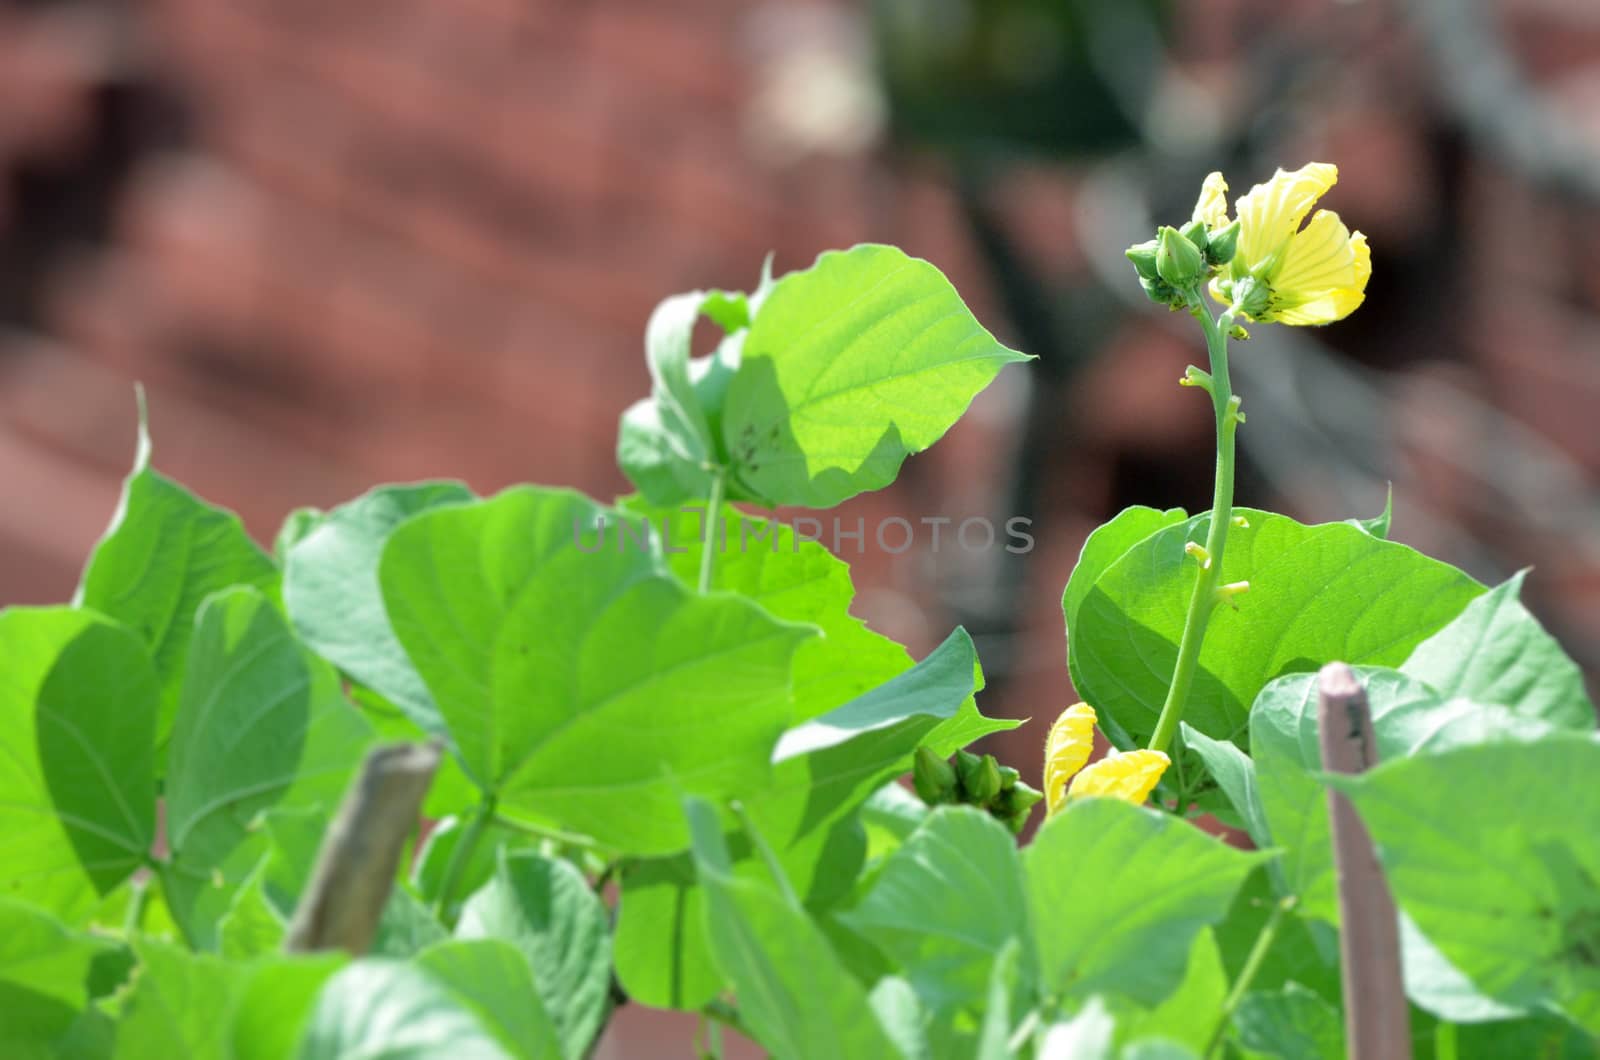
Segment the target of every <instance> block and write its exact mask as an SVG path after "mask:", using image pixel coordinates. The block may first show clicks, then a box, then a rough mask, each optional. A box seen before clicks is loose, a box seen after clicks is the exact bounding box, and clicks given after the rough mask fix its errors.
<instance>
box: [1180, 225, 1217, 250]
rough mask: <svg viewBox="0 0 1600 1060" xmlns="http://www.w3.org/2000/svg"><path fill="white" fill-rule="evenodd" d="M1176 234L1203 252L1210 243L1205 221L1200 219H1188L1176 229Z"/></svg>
mask: <svg viewBox="0 0 1600 1060" xmlns="http://www.w3.org/2000/svg"><path fill="white" fill-rule="evenodd" d="M1178 234H1179V235H1181V236H1182V237H1183V238H1185V239H1187V240H1188V241H1189V242H1191V243H1193V244H1194V249H1196V250H1198V251H1199V252H1200V253H1202V254H1204V253H1205V252H1206V247H1207V246H1208V245H1210V235H1209V234H1208V233H1207V232H1206V223H1205V222H1204V221H1201V220H1194V221H1190V222H1189V223H1188V224H1186V225H1184V226H1183V227H1182V228H1180V229H1178Z"/></svg>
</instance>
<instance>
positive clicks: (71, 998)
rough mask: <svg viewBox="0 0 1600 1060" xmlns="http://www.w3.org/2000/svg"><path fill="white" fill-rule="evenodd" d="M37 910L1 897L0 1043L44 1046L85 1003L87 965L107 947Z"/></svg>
mask: <svg viewBox="0 0 1600 1060" xmlns="http://www.w3.org/2000/svg"><path fill="white" fill-rule="evenodd" d="M107 948H108V947H107V944H106V943H105V942H103V941H101V940H98V939H94V938H91V937H89V936H87V935H80V934H78V933H76V932H73V931H69V930H67V928H66V927H65V926H63V925H62V924H61V922H60V921H58V920H56V919H55V918H54V917H52V916H50V915H49V914H48V913H46V912H45V911H44V910H42V909H38V908H36V907H34V906H31V905H27V904H25V903H23V902H18V901H13V900H12V899H9V898H0V1044H4V1045H6V1046H7V1047H9V1048H11V1049H16V1050H19V1051H20V1050H21V1049H22V1048H23V1047H24V1046H27V1047H29V1048H33V1049H39V1048H43V1047H44V1046H46V1045H48V1044H49V1043H51V1042H53V1041H55V1040H56V1039H58V1038H60V1037H61V1035H63V1034H64V1033H66V1031H67V1029H68V1028H69V1027H70V1026H71V1025H72V1022H73V1020H74V1019H75V1018H76V1017H77V1015H78V1012H79V1011H80V1010H81V1009H82V1008H83V1006H84V1005H85V1004H87V1003H88V1000H89V997H88V991H87V988H86V987H87V984H88V980H89V967H90V965H91V964H92V963H93V962H94V959H95V957H96V956H98V955H99V954H100V953H102V952H103V951H105V950H106V949H107Z"/></svg>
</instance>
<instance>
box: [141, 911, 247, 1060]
mask: <svg viewBox="0 0 1600 1060" xmlns="http://www.w3.org/2000/svg"><path fill="white" fill-rule="evenodd" d="M133 946H134V950H135V952H137V953H138V955H139V970H138V972H136V973H135V977H134V981H133V988H132V990H131V992H130V993H129V994H128V998H127V1001H126V1002H125V1003H124V1006H123V1010H122V1018H121V1019H120V1020H119V1021H118V1023H117V1051H116V1056H117V1058H118V1060H149V1058H150V1057H154V1056H172V1057H179V1056H181V1057H183V1058H184V1060H227V1056H228V1037H229V1035H228V1030H229V1028H228V1021H227V1020H226V1019H223V1018H221V1017H222V1016H223V1015H224V1014H226V1013H227V1012H228V1010H229V1009H230V1007H231V1006H232V1005H233V1002H234V999H235V997H236V996H237V994H238V990H239V988H240V985H241V983H242V981H243V979H244V975H245V972H244V968H243V967H242V966H240V965H237V964H230V963H229V962H227V961H224V960H222V959H221V958H219V957H214V956H211V955H209V954H203V953H190V952H189V951H187V950H185V949H182V948H181V947H178V946H171V945H168V944H166V943H164V942H155V941H152V940H149V939H140V940H137V941H135V942H134V944H133Z"/></svg>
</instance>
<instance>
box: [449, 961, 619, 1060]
mask: <svg viewBox="0 0 1600 1060" xmlns="http://www.w3.org/2000/svg"><path fill="white" fill-rule="evenodd" d="M417 965H418V967H421V968H423V969H425V970H427V971H428V973H429V974H431V975H432V976H433V977H434V978H436V979H438V980H439V981H440V982H442V983H444V984H445V985H446V986H448V987H449V988H450V989H451V990H453V991H454V992H455V994H456V995H457V996H458V997H460V998H463V999H465V1000H466V1001H468V1002H470V1003H471V1005H472V1006H473V1008H474V1009H475V1010H476V1011H477V1013H478V1016H479V1017H480V1018H481V1019H482V1020H483V1022H484V1024H485V1025H486V1026H488V1027H490V1028H492V1029H494V1030H496V1031H497V1032H498V1033H499V1035H500V1038H501V1040H502V1041H504V1042H506V1043H507V1044H509V1045H511V1046H512V1048H513V1050H514V1052H515V1055H516V1056H518V1057H524V1058H526V1060H546V1058H548V1060H558V1058H559V1057H562V1056H569V1057H574V1058H577V1057H583V1056H587V1055H588V1053H587V1051H586V1050H587V1042H585V1043H584V1045H583V1046H582V1047H580V1048H578V1049H577V1050H576V1051H574V1050H573V1049H571V1048H569V1049H568V1050H567V1051H566V1052H565V1053H563V1052H562V1048H561V1041H560V1039H559V1038H557V1037H556V1027H555V1025H554V1024H552V1023H551V1022H550V1017H549V1015H548V1014H546V1012H545V1007H544V1005H543V1004H542V1003H541V1002H540V994H539V993H537V992H536V991H535V987H534V981H533V971H532V969H531V968H529V966H528V959H527V957H525V956H524V955H523V953H522V952H521V951H520V950H518V949H517V947H515V946H513V945H512V944H511V943H509V942H503V941H501V940H500V939H471V940H468V939H454V940H451V941H449V942H441V943H439V944H438V945H437V946H432V947H430V948H429V949H427V950H425V951H424V952H423V953H421V954H420V955H419V956H418V957H417Z"/></svg>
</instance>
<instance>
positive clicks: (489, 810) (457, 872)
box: [433, 795, 494, 920]
mask: <svg viewBox="0 0 1600 1060" xmlns="http://www.w3.org/2000/svg"><path fill="white" fill-rule="evenodd" d="M492 820H494V796H493V795H485V796H484V798H483V801H482V802H480V803H478V809H477V810H476V811H475V812H474V813H473V815H472V820H470V821H468V822H467V830H466V831H465V832H463V833H461V838H460V839H459V840H457V841H456V848H455V849H454V850H452V851H450V860H449V861H448V862H446V863H445V866H444V879H443V880H441V881H440V882H439V895H438V897H436V898H435V899H434V900H433V915H434V916H436V917H438V918H439V919H440V920H443V919H444V913H445V910H446V909H448V908H449V907H450V899H451V897H452V896H453V895H454V893H455V889H456V885H457V884H459V883H460V882H461V876H462V874H463V873H464V872H466V871H467V865H468V863H470V862H471V861H472V852H473V851H474V850H476V849H477V846H478V840H479V839H480V838H482V836H483V830H484V829H485V828H486V827H488V825H489V822H490V821H492Z"/></svg>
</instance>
